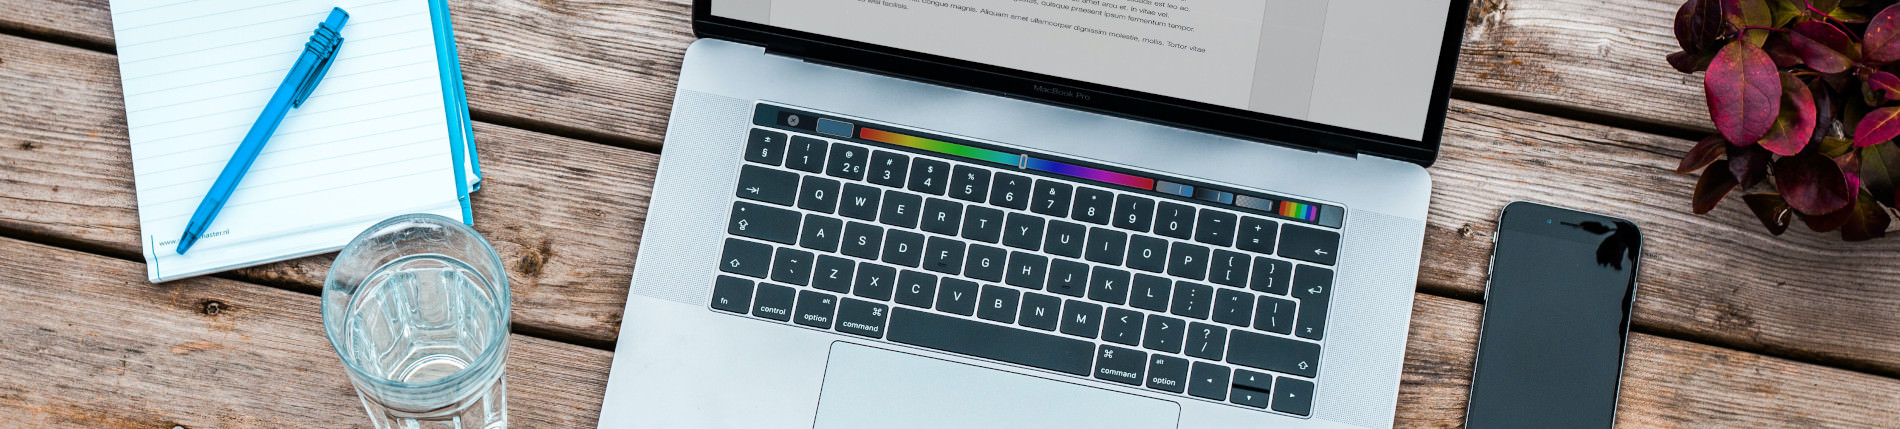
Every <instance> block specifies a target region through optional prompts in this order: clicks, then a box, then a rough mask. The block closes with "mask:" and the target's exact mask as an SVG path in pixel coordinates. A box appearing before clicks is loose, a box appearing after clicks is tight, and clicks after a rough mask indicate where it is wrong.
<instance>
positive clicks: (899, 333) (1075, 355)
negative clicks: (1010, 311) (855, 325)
mask: <svg viewBox="0 0 1900 429" xmlns="http://www.w3.org/2000/svg"><path fill="white" fill-rule="evenodd" d="M894 313H895V314H892V315H891V328H892V329H891V336H890V339H891V341H894V342H898V343H903V344H910V345H913V346H918V347H927V348H932V349H937V350H943V351H947V352H951V353H961V354H966V355H971V356H976V357H980V358H985V359H993V360H998V361H1003V362H1009V363H1013V364H1017V365H1026V366H1031V367H1036V368H1042V369H1046V370H1050V371H1056V372H1062V373H1068V374H1074V375H1080V376H1087V375H1088V374H1089V369H1091V364H1092V363H1093V362H1091V360H1092V358H1093V357H1094V356H1093V354H1094V353H1095V345H1094V344H1093V343H1090V342H1088V341H1083V340H1078V339H1074V338H1064V337H1060V336H1056V335H1054V334H1044V333H1040V332H1035V331H1029V330H1024V329H1018V328H1012V327H1007V326H999V325H991V324H988V323H982V322H977V321H972V320H966V319H958V318H955V317H950V316H944V315H938V314H930V313H925V312H922V311H917V310H912V309H908V308H898V309H895V310H894Z"/></svg>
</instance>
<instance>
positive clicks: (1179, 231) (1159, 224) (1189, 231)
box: [1155, 201, 1194, 240]
mask: <svg viewBox="0 0 1900 429" xmlns="http://www.w3.org/2000/svg"><path fill="white" fill-rule="evenodd" d="M1155 233H1156V234H1161V235H1165V236H1169V237H1174V238H1179V239H1182V240H1186V239H1188V238H1189V237H1190V236H1191V235H1193V234H1194V207H1192V206H1188V205H1186V204H1178V203H1171V202H1167V201H1162V202H1161V203H1160V204H1159V206H1158V207H1156V208H1155Z"/></svg>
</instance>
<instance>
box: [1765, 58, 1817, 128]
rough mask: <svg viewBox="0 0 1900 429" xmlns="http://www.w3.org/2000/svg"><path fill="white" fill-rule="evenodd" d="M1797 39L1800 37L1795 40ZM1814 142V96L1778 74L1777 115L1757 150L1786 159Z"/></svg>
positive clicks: (1797, 82)
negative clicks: (1778, 106)
mask: <svg viewBox="0 0 1900 429" xmlns="http://www.w3.org/2000/svg"><path fill="white" fill-rule="evenodd" d="M1795 37H1800V36H1795ZM1813 139H1814V94H1813V93H1811V92H1808V85H1807V84H1803V83H1801V79H1797V78H1795V77H1794V75H1792V74H1788V73H1782V74H1781V112H1780V114H1778V115H1775V122H1774V123H1773V124H1772V125H1770V126H1769V127H1768V133H1767V134H1764V135H1762V138H1761V146H1762V147H1765V148H1768V150H1770V151H1773V152H1774V153H1775V154H1778V155H1782V156H1788V155H1794V154H1796V153H1800V152H1801V148H1805V147H1807V146H1808V141H1809V140H1813Z"/></svg>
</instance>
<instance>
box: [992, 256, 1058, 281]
mask: <svg viewBox="0 0 1900 429" xmlns="http://www.w3.org/2000/svg"><path fill="white" fill-rule="evenodd" d="M1048 272H1049V257H1048V256H1042V255H1037V254H1033V253H1023V252H1009V272H1008V273H1007V274H1004V276H1003V279H1004V282H1005V283H1009V284H1010V285H1011V286H1016V287H1021V288H1026V289H1035V290H1040V289H1042V281H1043V277H1045V276H1048V275H1049V273H1048Z"/></svg>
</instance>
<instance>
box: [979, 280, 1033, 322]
mask: <svg viewBox="0 0 1900 429" xmlns="http://www.w3.org/2000/svg"><path fill="white" fill-rule="evenodd" d="M1021 299H1022V292H1017V291H1016V290H1015V289H1010V288H1006V287H1002V286H996V285H983V296H982V297H979V298H978V300H977V301H976V317H981V318H983V319H984V320H989V321H994V322H999V323H1016V304H1017V302H1018V301H1020V300H1021Z"/></svg>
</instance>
